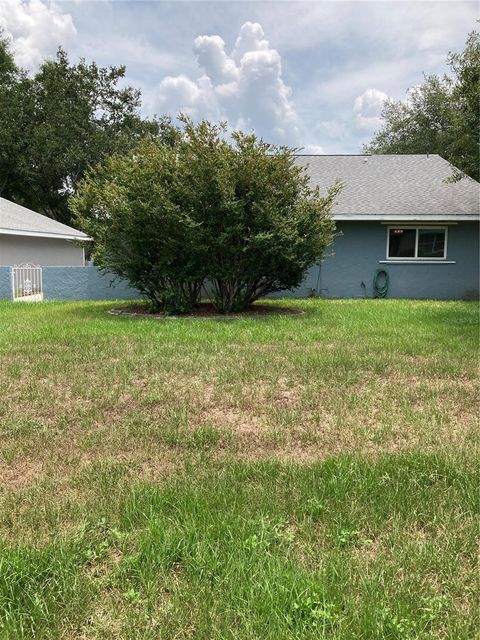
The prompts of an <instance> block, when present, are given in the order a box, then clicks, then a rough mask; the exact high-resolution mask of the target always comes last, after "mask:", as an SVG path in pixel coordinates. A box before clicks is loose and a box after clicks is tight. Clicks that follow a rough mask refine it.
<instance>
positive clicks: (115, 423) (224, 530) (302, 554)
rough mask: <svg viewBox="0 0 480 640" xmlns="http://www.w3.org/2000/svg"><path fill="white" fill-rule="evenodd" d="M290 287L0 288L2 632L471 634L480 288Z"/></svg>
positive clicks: (408, 637)
mask: <svg viewBox="0 0 480 640" xmlns="http://www.w3.org/2000/svg"><path fill="white" fill-rule="evenodd" d="M272 304H273V303H272ZM288 304H291V305H292V306H295V307H298V308H301V309H303V310H304V311H305V314H304V315H301V316H298V315H297V316H283V317H282V316H267V317H257V318H240V319H235V320H231V319H225V320H213V319H198V320H192V319H189V320H153V319H148V318H147V319H142V318H126V317H113V316H110V315H108V314H107V313H106V311H107V310H108V309H109V308H111V306H113V305H112V303H75V304H73V303H72V304H66V303H44V304H30V305H27V304H18V303H17V304H11V303H2V304H0V360H1V363H2V366H1V367H0V398H1V401H0V535H1V540H2V542H1V543H0V638H2V639H3V638H6V639H10V638H12V639H16V638H48V639H50V638H68V639H70V638H73V639H82V640H84V639H85V640H87V639H91V638H95V639H100V638H101V639H107V638H108V639H117V638H122V639H123V638H125V639H130V638H139V639H140V638H142V639H144V638H146V639H149V638H151V639H152V640H153V639H157V638H161V639H164V638H165V639H172V640H173V639H174V638H175V639H179V638H201V639H205V640H209V639H224V638H225V639H239V640H240V639H241V640H243V639H252V640H253V639H257V638H262V639H263V638H266V639H272V640H273V639H280V638H281V639H283V638H292V639H293V638H296V639H297V638H298V639H303V638H307V639H308V638H326V639H327V638H328V639H342V640H343V639H345V640H350V639H352V638H353V639H355V638H359V639H360V638H362V639H365V640H370V639H378V640H380V639H383V638H386V639H392V640H393V639H398V640H413V639H427V638H430V639H433V638H452V639H470V638H472V639H473V638H474V637H475V634H476V630H477V629H478V628H479V626H480V620H479V619H478V606H477V602H476V600H475V588H476V579H477V576H476V574H477V564H476V556H475V541H476V537H477V534H478V511H479V508H478V507H479V505H478V498H479V492H478V482H479V479H480V478H479V473H478V471H479V468H478V420H477V415H478V388H477V380H478V364H477V363H478V312H477V307H476V306H475V305H474V304H471V303H460V302H458V303H457V302H427V301H426V302H415V301H363V300H359V301H333V300H331V301H318V300H317V301H312V300H309V301H301V302H300V301H298V302H289V303H288ZM117 306H118V305H117Z"/></svg>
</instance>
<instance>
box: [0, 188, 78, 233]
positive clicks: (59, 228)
mask: <svg viewBox="0 0 480 640" xmlns="http://www.w3.org/2000/svg"><path fill="white" fill-rule="evenodd" d="M1 233H7V234H8V233H14V234H16V235H26V236H28V235H34V236H43V237H47V238H48V237H50V238H51V237H61V238H65V239H67V240H72V239H78V240H88V236H86V235H85V234H84V233H82V232H81V231H77V229H73V228H72V227H69V226H67V225H66V224H62V223H61V222H57V221H56V220H52V219H51V218H48V217H47V216H43V215H41V214H40V213H36V212H35V211H32V210H31V209H27V208H26V207H22V206H20V205H19V204H15V202H11V201H10V200H5V198H0V234H1Z"/></svg>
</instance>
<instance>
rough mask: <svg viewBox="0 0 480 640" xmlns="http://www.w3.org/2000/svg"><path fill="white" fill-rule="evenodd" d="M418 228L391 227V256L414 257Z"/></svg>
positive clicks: (389, 248) (389, 250)
mask: <svg viewBox="0 0 480 640" xmlns="http://www.w3.org/2000/svg"><path fill="white" fill-rule="evenodd" d="M416 235H417V230H416V229H390V239H389V244H388V257H389V258H414V257H415V243H416Z"/></svg>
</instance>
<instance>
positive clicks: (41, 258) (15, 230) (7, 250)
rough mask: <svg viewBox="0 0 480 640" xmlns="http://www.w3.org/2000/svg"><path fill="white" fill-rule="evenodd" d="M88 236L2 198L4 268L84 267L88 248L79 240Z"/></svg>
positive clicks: (1, 258)
mask: <svg viewBox="0 0 480 640" xmlns="http://www.w3.org/2000/svg"><path fill="white" fill-rule="evenodd" d="M88 239H89V238H88V237H87V236H86V235H85V234H84V233H82V232H81V231H77V230H76V229H73V228H72V227H68V226H67V225H65V224H61V223H60V222H56V220H52V219H51V218H47V216H42V215H40V214H39V213H36V212H35V211H31V210H30V209H26V208H25V207H21V206H20V205H18V204H15V203H14V202H10V200H5V199H4V198H0V267H11V266H14V265H19V264H23V263H30V264H35V265H38V266H41V267H53V266H61V267H83V266H84V264H85V255H84V249H83V246H82V245H81V244H80V243H79V242H78V240H88Z"/></svg>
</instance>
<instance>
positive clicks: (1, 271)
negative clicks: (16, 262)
mask: <svg viewBox="0 0 480 640" xmlns="http://www.w3.org/2000/svg"><path fill="white" fill-rule="evenodd" d="M11 299H12V284H11V279H10V267H0V300H11Z"/></svg>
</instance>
